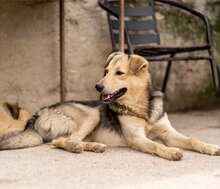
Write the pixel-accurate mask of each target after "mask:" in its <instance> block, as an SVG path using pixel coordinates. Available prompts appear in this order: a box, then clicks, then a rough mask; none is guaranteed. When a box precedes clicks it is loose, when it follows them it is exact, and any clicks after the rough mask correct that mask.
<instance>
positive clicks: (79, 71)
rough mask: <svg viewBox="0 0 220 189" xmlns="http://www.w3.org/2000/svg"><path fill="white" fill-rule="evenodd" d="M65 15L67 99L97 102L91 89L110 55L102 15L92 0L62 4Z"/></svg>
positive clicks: (76, 0)
mask: <svg viewBox="0 0 220 189" xmlns="http://www.w3.org/2000/svg"><path fill="white" fill-rule="evenodd" d="M65 14H66V15H65V17H66V23H65V24H66V26H65V28H66V32H65V33H66V78H67V80H66V87H67V99H77V100H85V99H88V100H90V99H98V93H97V92H96V91H95V88H94V86H95V84H96V82H97V81H98V80H99V79H100V78H101V77H102V75H103V65H104V61H105V59H106V57H107V55H108V54H109V53H110V52H111V45H110V36H109V32H108V26H107V19H106V14H105V12H104V11H101V9H100V8H99V6H98V4H97V1H96V0H94V1H91V0H84V1H78V0H69V1H66V4H65Z"/></svg>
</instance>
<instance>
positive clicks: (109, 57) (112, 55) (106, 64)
mask: <svg viewBox="0 0 220 189" xmlns="http://www.w3.org/2000/svg"><path fill="white" fill-rule="evenodd" d="M120 54H121V52H113V53H111V54H110V55H109V56H108V58H107V59H106V61H105V65H104V67H105V68H107V67H108V65H109V63H110V62H111V60H112V59H113V58H114V57H115V56H116V55H120Z"/></svg>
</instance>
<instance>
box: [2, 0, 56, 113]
mask: <svg viewBox="0 0 220 189" xmlns="http://www.w3.org/2000/svg"><path fill="white" fill-rule="evenodd" d="M58 10H59V7H58V3H57V1H56V0H54V1H44V2H42V1H30V2H29V1H13V0H10V1H7V0H1V2H0V12H1V14H0V26H1V27H0V101H1V102H5V101H18V102H19V103H20V104H21V105H22V106H25V107H26V108H28V109H30V110H31V111H35V110H37V109H38V108H40V107H42V106H45V105H48V104H51V103H54V102H56V101H58V100H59V51H58V49H59V27H58V26H59V22H58V21H59V12H58Z"/></svg>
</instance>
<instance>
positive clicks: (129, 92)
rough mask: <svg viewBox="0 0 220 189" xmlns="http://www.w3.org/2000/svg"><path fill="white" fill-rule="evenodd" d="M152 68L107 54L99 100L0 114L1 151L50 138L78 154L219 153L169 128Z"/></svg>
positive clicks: (130, 57)
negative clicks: (121, 150)
mask: <svg viewBox="0 0 220 189" xmlns="http://www.w3.org/2000/svg"><path fill="white" fill-rule="evenodd" d="M148 66H149V65H148V61H147V60H145V59H144V58H142V57H141V56H138V55H126V54H124V53H120V52H115V53H112V54H111V55H110V56H109V57H108V58H107V60H106V63H105V76H104V77H103V78H102V79H101V80H100V81H99V82H98V84H97V85H96V89H97V91H99V92H100V94H101V100H98V101H87V102H86V101H67V102H64V103H58V104H55V105H52V106H49V107H46V108H43V109H41V110H40V111H38V112H37V113H36V114H35V115H34V116H32V118H31V119H29V118H30V115H29V113H28V112H27V111H25V110H23V109H20V108H17V109H18V110H17V112H18V113H17V114H18V115H17V116H16V117H14V118H13V117H9V116H8V115H7V114H5V112H3V111H2V112H0V114H1V115H0V121H1V122H2V123H1V128H0V134H1V139H0V140H1V141H0V149H15V148H23V147H29V146H35V145H39V144H41V143H43V141H45V142H49V141H52V144H53V145H54V146H56V147H59V148H63V149H65V150H68V151H71V152H76V153H79V152H82V151H83V150H85V151H94V152H103V151H104V150H105V149H106V147H107V146H114V147H118V146H129V147H132V148H134V149H136V150H140V151H142V152H146V153H150V154H155V155H157V156H160V157H162V158H165V159H169V160H180V159H181V158H182V156H183V152H182V150H181V149H186V150H193V151H197V152H200V153H205V154H210V155H220V147H219V146H218V145H214V144H207V143H204V142H200V141H198V140H195V139H193V138H189V137H186V136H184V135H182V134H180V133H178V132H177V131H176V130H175V129H174V128H173V127H172V126H171V124H170V121H169V119H168V116H167V114H166V112H165V111H164V106H163V93H161V92H160V91H159V90H156V89H154V88H153V86H152V83H151V77H150V74H149V71H148ZM9 107H10V106H9ZM9 109H10V108H9ZM11 109H12V108H11ZM15 109H16V108H15ZM11 112H13V111H12V110H11ZM13 114H14V113H12V115H13ZM26 122H27V123H26ZM25 128H26V129H25ZM17 133H20V134H17ZM155 140H160V141H161V142H162V143H163V144H162V143H158V142H155Z"/></svg>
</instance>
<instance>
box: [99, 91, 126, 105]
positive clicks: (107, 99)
mask: <svg viewBox="0 0 220 189" xmlns="http://www.w3.org/2000/svg"><path fill="white" fill-rule="evenodd" d="M126 91H127V89H126V88H121V89H119V90H117V91H115V92H114V93H112V94H102V95H101V99H102V101H103V102H105V103H109V102H111V101H112V100H115V99H117V98H119V97H121V96H122V95H124V94H125V93H126Z"/></svg>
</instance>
